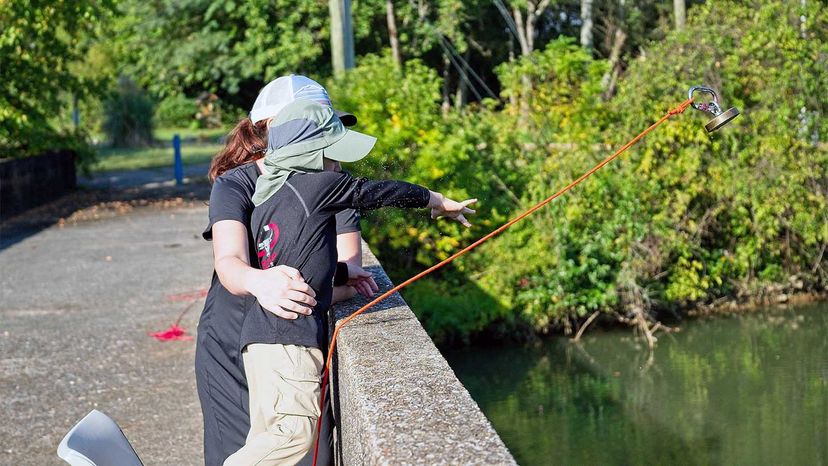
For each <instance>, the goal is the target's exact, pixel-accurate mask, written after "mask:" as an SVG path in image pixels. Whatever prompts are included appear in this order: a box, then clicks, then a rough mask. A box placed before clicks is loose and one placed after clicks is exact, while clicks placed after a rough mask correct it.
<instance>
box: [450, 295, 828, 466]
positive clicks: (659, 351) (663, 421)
mask: <svg viewBox="0 0 828 466" xmlns="http://www.w3.org/2000/svg"><path fill="white" fill-rule="evenodd" d="M658 336H659V341H658V344H657V347H656V349H655V350H654V352H653V353H652V354H650V353H649V352H648V351H647V349H646V348H645V347H644V346H643V343H642V341H641V340H639V339H636V338H635V337H634V336H633V333H632V331H630V330H626V329H616V330H606V331H604V330H590V331H587V333H586V334H585V336H584V337H583V338H582V342H581V343H579V344H573V343H571V342H569V341H568V340H566V339H564V338H554V339H550V340H545V341H544V342H543V343H541V344H536V345H532V346H530V347H490V348H469V349H464V350H459V351H448V352H446V354H445V355H446V358H447V359H448V360H449V362H450V363H451V365H452V367H453V368H454V370H455V372H456V373H457V376H458V377H459V378H460V380H461V381H462V382H463V384H464V385H465V386H466V387H467V388H468V390H469V392H470V393H471V395H472V397H474V399H475V400H476V401H477V403H478V404H479V405H480V407H481V409H482V410H483V412H484V413H485V414H486V416H487V417H488V418H489V419H490V420H491V422H492V424H493V425H494V427H495V429H496V430H497V431H498V433H499V434H500V436H501V438H502V439H503V441H504V442H505V443H506V445H507V446H508V447H509V450H510V451H511V452H512V454H513V455H514V456H515V458H516V459H517V461H518V462H519V463H520V464H522V465H524V466H532V465H557V464H561V465H564V464H565V465H581V464H583V465H586V464H589V465H596V464H599V465H613V464H623V465H627V464H635V465H650V464H652V465H666V464H670V465H675V464H692V465H707V464H711V465H714V464H715V465H738V464H744V465H762V464H766V465H788V464H790V465H826V464H828V304H825V303H823V304H817V305H810V306H803V307H790V308H780V309H766V310H762V311H758V312H751V313H748V314H734V315H725V316H717V317H711V318H698V319H692V320H686V321H684V322H683V323H682V324H681V331H680V332H678V333H672V334H664V333H659V334H658Z"/></svg>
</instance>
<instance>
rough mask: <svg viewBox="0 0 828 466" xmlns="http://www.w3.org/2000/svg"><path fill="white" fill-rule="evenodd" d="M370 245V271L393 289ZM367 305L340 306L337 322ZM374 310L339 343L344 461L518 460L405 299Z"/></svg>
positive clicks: (336, 383)
mask: <svg viewBox="0 0 828 466" xmlns="http://www.w3.org/2000/svg"><path fill="white" fill-rule="evenodd" d="M363 249H364V254H363V263H364V264H365V266H366V269H367V270H370V271H371V272H373V273H374V277H375V279H376V281H377V283H378V284H379V285H380V289H381V291H385V290H388V289H390V288H391V286H392V284H391V281H390V280H389V278H388V276H387V275H386V274H385V271H384V270H383V269H382V267H381V266H380V264H379V262H378V261H377V259H376V257H374V255H373V254H372V253H371V252H370V250H369V249H368V247H367V245H365V244H363ZM353 301H358V300H353ZM365 302H366V301H364V300H360V301H359V302H358V303H356V304H350V305H348V306H340V307H338V308H336V309H335V310H334V312H335V314H336V320H337V322H339V321H341V320H342V319H344V318H345V317H347V316H349V315H350V314H351V313H352V312H354V311H356V310H357V309H358V308H359V306H361V305H363V304H364V303H365ZM368 312H369V313H367V314H364V315H361V316H359V317H357V318H356V319H354V320H353V321H351V322H350V323H348V324H347V325H346V326H345V327H343V329H342V331H341V333H340V336H339V338H338V343H337V357H336V358H335V361H336V363H335V366H334V379H333V390H334V400H336V401H335V402H336V404H337V406H336V408H335V409H336V410H338V411H339V412H340V416H339V425H340V428H339V430H340V431H339V432H338V445H337V454H338V456H339V461H340V464H343V465H347V466H352V465H380V464H384V465H405V464H423V465H438V464H446V465H448V464H451V465H460V464H486V465H500V464H516V463H515V460H514V458H513V457H512V455H511V454H510V453H509V451H508V450H507V449H506V446H505V445H504V444H503V441H502V440H501V439H500V437H499V436H498V435H497V433H496V432H495V430H494V429H493V428H492V426H491V424H490V423H489V421H488V419H486V417H485V416H484V415H483V413H482V412H481V411H480V408H479V407H478V406H477V404H476V403H475V402H474V400H473V399H472V398H471V396H470V395H469V393H468V391H466V389H465V388H464V387H463V385H462V384H461V383H460V381H459V380H457V377H456V376H455V375H454V372H453V371H452V369H451V368H450V367H449V365H448V363H447V362H446V360H445V359H444V358H443V356H442V355H441V354H440V352H439V351H438V350H437V348H436V347H435V346H434V343H433V342H432V341H431V338H429V336H428V335H427V334H426V332H425V330H424V329H423V327H422V326H421V325H420V323H419V321H418V320H417V318H416V317H415V316H414V314H413V312H412V311H411V309H410V308H409V307H408V305H407V304H406V303H405V301H404V300H403V299H402V297H401V296H400V295H399V294H395V295H394V296H392V297H390V298H388V299H387V300H386V301H385V302H383V303H381V304H379V305H377V306H376V308H375V309H372V310H371V311H368Z"/></svg>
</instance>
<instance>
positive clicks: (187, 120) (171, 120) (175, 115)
mask: <svg viewBox="0 0 828 466" xmlns="http://www.w3.org/2000/svg"><path fill="white" fill-rule="evenodd" d="M197 112H198V106H197V105H196V102H195V100H194V99H190V98H188V97H187V96H185V95H182V94H178V95H175V96H170V97H167V98H166V99H164V100H162V101H161V102H160V103H159V104H158V107H157V108H156V109H155V124H157V125H159V126H168V127H179V128H181V127H184V128H186V127H188V126H190V125H191V124H192V123H193V121H194V120H195V116H196V113H197Z"/></svg>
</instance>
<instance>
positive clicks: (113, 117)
mask: <svg viewBox="0 0 828 466" xmlns="http://www.w3.org/2000/svg"><path fill="white" fill-rule="evenodd" d="M104 114H105V115H106V116H105V120H104V122H103V129H104V131H105V132H106V135H107V138H108V139H109V143H110V144H111V145H112V146H113V147H146V146H148V145H150V144H152V114H153V103H152V100H151V99H150V98H149V96H147V94H146V93H145V92H144V91H143V90H142V89H141V88H139V87H138V86H136V85H135V83H133V82H132V81H130V80H129V79H126V78H121V79H120V80H119V81H118V86H117V88H116V89H115V90H114V91H113V93H112V95H111V96H110V97H109V99H107V101H106V102H105V103H104Z"/></svg>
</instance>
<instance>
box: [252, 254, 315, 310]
mask: <svg viewBox="0 0 828 466" xmlns="http://www.w3.org/2000/svg"><path fill="white" fill-rule="evenodd" d="M258 272H259V273H257V274H256V275H255V276H254V278H253V279H252V280H251V283H250V285H249V286H250V292H251V294H252V295H254V296H255V297H256V299H257V300H258V301H259V304H261V306H262V307H263V308H265V309H267V310H268V311H270V312H272V313H273V314H275V315H277V316H279V317H282V318H284V319H296V318H298V317H299V314H302V315H310V313H311V311H312V310H313V306H315V305H316V299H314V297H315V296H316V292H315V291H313V288H311V287H310V285H308V284H307V283H305V280H304V279H303V278H302V275H301V274H300V273H299V271H298V270H296V269H294V268H293V267H288V266H286V265H278V266H276V267H271V268H269V269H267V270H261V271H258Z"/></svg>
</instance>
